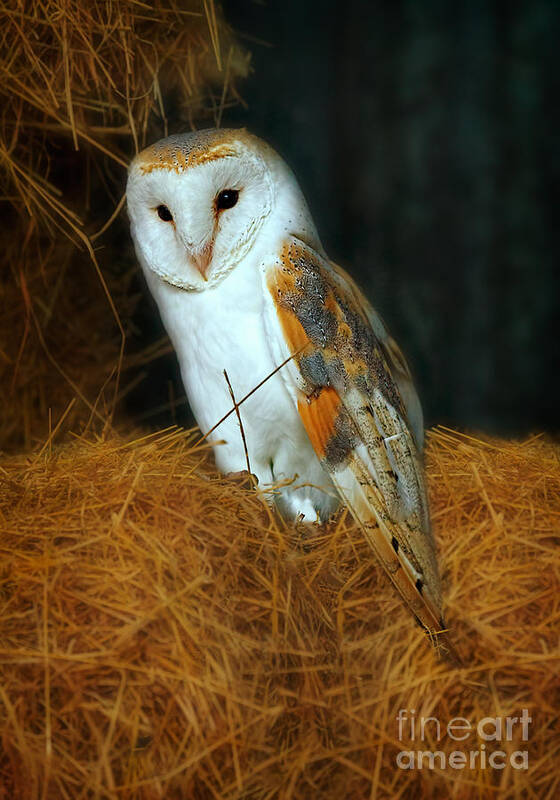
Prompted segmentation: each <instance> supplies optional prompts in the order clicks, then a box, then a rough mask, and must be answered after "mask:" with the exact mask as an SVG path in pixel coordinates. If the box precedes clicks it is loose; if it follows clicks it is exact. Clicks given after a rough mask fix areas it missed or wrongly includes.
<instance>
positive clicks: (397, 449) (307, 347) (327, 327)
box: [267, 239, 453, 657]
mask: <svg viewBox="0 0 560 800" xmlns="http://www.w3.org/2000/svg"><path fill="white" fill-rule="evenodd" d="M267 286H268V290H269V291H270V294H271V296H272V300H273V304H274V310H275V314H276V315H277V319H278V320H279V322H280V328H281V332H282V335H283V337H284V340H285V344H286V346H287V349H288V351H289V352H290V353H292V354H295V355H294V359H293V361H292V363H291V365H290V368H289V369H288V370H287V371H286V373H287V375H288V380H289V381H290V382H291V387H290V388H291V390H292V393H294V394H295V397H296V401H297V406H298V410H299V413H300V416H301V419H302V422H303V425H304V427H305V429H306V431H307V434H308V436H309V438H310V440H311V443H312V445H313V448H314V450H315V452H316V453H317V456H318V457H319V459H320V460H321V463H322V464H323V466H324V467H325V469H326V470H327V471H328V473H329V475H330V476H331V479H332V481H333V483H334V485H335V486H336V488H337V490H338V491H339V493H340V495H341V497H342V498H343V500H344V502H345V503H346V505H347V506H348V508H349V509H350V512H351V513H352V515H353V516H354V518H355V519H356V520H357V522H358V523H359V524H360V526H361V527H362V529H363V531H364V533H365V535H366V536H367V539H368V541H369V542H370V544H371V546H372V549H373V550H374V552H375V554H376V556H377V558H378V559H379V561H380V562H381V564H382V565H383V567H384V569H385V571H386V572H387V574H388V576H389V578H390V579H391V581H392V582H393V584H394V586H395V588H396V589H397V591H398V593H399V594H400V595H401V597H402V599H403V600H404V602H405V604H406V605H407V606H408V607H409V609H410V610H411V612H412V613H413V614H414V616H415V617H416V619H417V621H418V622H419V624H420V625H421V626H422V627H423V628H424V629H425V630H426V631H427V632H428V633H429V634H430V636H431V638H432V640H433V641H434V643H435V644H437V645H438V647H439V648H440V650H441V652H442V654H444V655H449V656H451V657H453V651H452V648H451V646H450V645H449V642H448V641H447V639H446V636H445V634H444V633H442V631H443V629H444V627H445V626H444V622H443V618H442V611H441V608H442V598H441V585H440V579H439V574H438V568H437V560H436V550H435V543H434V540H433V536H432V533H431V528H430V521H429V513H428V503H427V498H426V490H425V485H424V476H423V468H422V463H421V457H420V454H419V451H418V447H417V442H418V441H419V440H420V441H421V434H420V433H419V432H416V434H413V433H412V432H411V424H410V422H409V416H410V417H412V416H414V418H415V420H416V422H418V414H419V403H418V400H417V398H416V393H415V391H414V387H413V385H412V382H411V379H410V373H409V372H408V367H407V366H406V362H405V361H404V358H403V357H402V354H401V353H400V350H399V349H398V348H397V346H396V344H395V343H394V342H393V340H392V339H390V337H389V336H388V334H387V332H386V329H385V326H384V325H383V323H382V322H381V320H380V319H379V318H378V317H377V316H374V315H375V312H374V311H373V309H372V308H371V306H369V304H367V301H365V300H364V298H363V296H362V295H361V292H360V291H359V289H358V287H357V286H356V284H355V283H354V282H353V281H352V280H351V279H350V278H349V277H348V276H347V275H346V273H344V271H343V270H341V269H340V268H339V267H336V265H332V264H330V263H329V262H327V261H326V260H325V259H323V258H322V257H321V256H320V255H319V254H317V253H316V252H315V251H313V250H311V249H310V248H309V247H308V246H307V245H305V244H304V243H303V242H300V241H299V240H297V239H289V240H287V241H286V243H285V246H284V248H283V250H282V253H281V256H280V259H279V261H278V263H277V264H276V265H274V267H272V268H271V269H270V270H269V271H268V274H267ZM395 373H396V374H395ZM403 386H404V391H403V390H402V387H403ZM402 395H405V396H404V397H403V396H402ZM407 400H408V409H407V405H406V401H407ZM415 404H416V405H417V407H416V405H415ZM420 420H421V416H420Z"/></svg>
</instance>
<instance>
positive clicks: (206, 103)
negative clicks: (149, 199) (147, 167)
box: [0, 0, 249, 451]
mask: <svg viewBox="0 0 560 800" xmlns="http://www.w3.org/2000/svg"><path fill="white" fill-rule="evenodd" d="M248 69H249V60H248V54H247V53H246V52H245V51H244V50H242V49H241V48H240V47H239V46H238V45H237V44H236V42H235V39H234V37H233V35H232V32H231V30H230V29H229V27H228V26H227V24H226V23H225V21H224V19H223V17H222V14H221V11H220V8H219V6H218V5H217V4H216V3H215V2H214V0H155V2H151V3H143V2H139V1H138V0H112V2H106V0H71V1H69V0H11V2H7V3H3V4H2V5H1V6H0V72H1V76H2V80H1V81H0V107H1V109H2V111H1V113H0V197H1V198H2V200H3V212H4V223H5V227H4V231H3V233H2V235H1V236H0V249H1V252H2V256H3V258H2V265H1V266H0V278H1V280H0V404H1V405H2V408H3V415H2V419H1V420H0V447H2V448H3V449H9V450H12V451H13V450H18V449H21V448H22V447H23V448H26V449H30V448H31V447H33V446H34V445H35V444H37V442H39V441H41V440H43V439H44V438H45V437H46V435H47V432H48V418H49V413H48V411H49V408H50V409H51V410H52V411H51V413H52V416H53V418H58V417H60V415H61V414H62V413H63V412H64V410H65V408H66V407H67V405H68V403H69V402H70V401H71V399H72V398H73V397H76V403H75V405H74V407H73V408H72V409H71V411H70V412H69V415H68V417H67V419H66V421H65V425H66V426H67V427H68V428H70V429H76V426H77V425H78V423H79V422H81V423H83V424H84V425H87V424H88V422H89V421H90V419H91V418H92V417H93V420H94V421H96V422H97V423H98V424H100V425H101V426H103V425H104V424H105V421H106V420H107V418H108V417H110V416H112V415H113V414H114V412H115V408H116V402H118V399H119V397H122V395H123V392H126V386H127V384H129V383H130V381H131V380H132V379H133V378H132V377H131V378H130V379H129V378H128V376H126V375H125V374H124V372H125V370H126V366H127V365H126V361H125V360H124V342H125V339H126V338H127V336H128V335H129V334H130V332H131V331H133V325H132V323H131V321H130V320H131V316H132V312H133V309H134V301H135V299H137V298H135V297H133V296H131V287H133V286H134V279H133V278H134V273H135V271H136V264H135V260H134V258H133V256H132V252H131V246H130V242H129V236H128V230H127V228H128V226H127V223H126V219H124V215H121V217H119V212H120V211H121V210H122V207H123V202H124V189H125V181H126V166H127V164H128V163H129V161H130V159H131V158H132V156H133V155H134V154H135V152H137V150H138V149H139V148H142V147H143V146H144V145H145V144H146V143H147V142H148V141H154V140H156V139H158V138H160V137H161V136H164V135H167V133H168V132H177V131H181V130H185V129H189V128H192V127H195V125H197V126H198V125H201V124H202V125H205V124H206V125H216V124H217V125H219V124H220V121H221V117H222V114H223V112H224V110H225V109H227V108H228V107H229V106H231V105H232V104H235V103H237V102H238V101H239V95H238V92H237V88H236V83H237V82H238V81H239V80H240V79H242V78H243V77H244V76H246V75H247V73H248ZM133 294H136V295H137V294H138V289H136V291H135V292H134V293H133ZM121 376H122V377H123V381H124V385H122V382H121V386H119V382H118V379H119V378H120V377H121ZM134 377H137V375H136V376H134Z"/></svg>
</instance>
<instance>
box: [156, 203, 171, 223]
mask: <svg viewBox="0 0 560 800" xmlns="http://www.w3.org/2000/svg"><path fill="white" fill-rule="evenodd" d="M156 211H157V215H158V217H159V218H160V219H161V220H163V221H164V222H173V214H172V213H171V211H170V210H169V209H168V208H167V206H158V207H157V208H156Z"/></svg>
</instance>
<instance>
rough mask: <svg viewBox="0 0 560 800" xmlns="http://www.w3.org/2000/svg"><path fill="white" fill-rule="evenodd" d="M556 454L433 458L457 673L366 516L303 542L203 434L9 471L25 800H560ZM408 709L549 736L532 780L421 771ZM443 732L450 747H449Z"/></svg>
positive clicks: (6, 675) (469, 442)
mask: <svg viewBox="0 0 560 800" xmlns="http://www.w3.org/2000/svg"><path fill="white" fill-rule="evenodd" d="M559 452H560V451H559V450H558V447H557V446H556V445H554V444H552V443H550V442H548V441H546V440H545V439H544V438H538V437H537V438H533V439H530V440H528V441H526V442H521V443H515V442H504V441H499V440H492V441H479V440H476V439H471V438H469V437H467V436H464V435H460V434H456V433H453V432H450V431H446V430H443V429H438V430H435V431H432V433H431V434H430V436H429V444H428V455H427V465H428V474H429V483H430V493H431V500H432V508H433V517H434V521H435V527H436V532H437V536H438V540H439V545H440V551H441V561H442V564H443V570H444V575H445V581H446V586H447V598H448V609H447V616H448V618H449V622H450V624H451V626H452V628H453V633H454V637H455V640H456V643H457V647H458V649H459V651H460V652H461V654H462V655H463V657H464V658H465V661H466V664H467V666H466V668H465V669H463V670H460V671H456V670H452V669H450V668H449V667H447V666H446V665H444V664H440V663H437V662H436V660H435V658H434V654H433V651H432V650H431V648H430V647H429V645H428V643H427V642H426V641H425V640H424V638H423V634H422V632H421V631H420V630H419V629H417V628H416V627H415V626H414V625H413V623H411V620H410V619H409V617H408V615H407V613H406V611H405V610H404V609H402V608H401V607H400V605H399V603H398V601H397V600H396V598H395V597H394V595H393V593H392V591H391V590H390V588H389V586H388V585H387V583H386V581H385V579H384V577H383V575H382V574H381V573H380V571H379V570H378V569H377V567H376V566H375V564H374V563H372V559H371V554H370V551H369V549H368V547H367V546H366V545H365V543H364V541H363V538H362V536H361V534H360V532H359V531H358V530H357V529H356V528H355V527H354V525H353V524H352V523H351V522H350V520H349V519H347V518H346V517H345V516H344V515H342V516H340V517H339V518H338V519H337V520H336V521H334V522H333V523H332V524H331V525H330V526H329V527H328V528H323V529H319V528H318V529H314V530H313V531H311V532H309V531H305V530H299V529H297V528H294V527H290V526H285V525H284V524H283V523H282V522H281V521H280V520H279V519H278V518H277V517H276V516H275V515H273V514H272V513H271V512H270V511H269V510H268V508H267V507H266V506H265V505H264V504H263V503H262V501H261V500H260V499H259V497H258V496H257V495H256V494H254V493H253V492H251V491H249V490H247V489H244V488H243V487H240V486H238V485H236V484H233V483H228V482H227V481H224V480H222V479H220V478H218V477H217V476H216V475H215V473H214V472H213V471H212V469H211V467H210V466H209V465H208V460H207V453H206V451H205V449H204V448H203V447H202V446H197V445H196V435H194V434H188V433H183V432H180V431H177V430H171V431H167V432H162V433H161V434H158V435H154V436H147V437H145V438H143V439H142V438H137V439H136V440H133V439H132V438H131V437H128V438H122V437H119V436H118V435H116V434H114V433H108V434H107V436H106V438H105V439H103V440H101V439H92V438H89V439H87V438H81V439H77V440H75V441H74V442H70V443H67V444H64V445H63V446H55V445H54V444H53V442H52V440H49V441H47V442H46V443H45V444H44V446H43V448H42V450H41V451H40V452H37V453H35V454H34V455H30V456H13V457H10V458H5V459H4V460H3V462H2V465H1V469H0V480H1V482H2V489H3V498H4V499H3V505H2V508H1V510H0V513H1V516H0V519H1V520H2V523H1V528H2V536H1V547H2V573H1V575H2V577H1V584H0V599H1V613H0V626H1V628H0V632H1V639H0V641H1V646H0V661H1V665H2V666H1V669H2V674H1V676H0V726H1V727H0V730H1V735H2V755H1V762H0V763H1V769H2V786H3V790H4V792H3V794H2V793H0V796H4V797H18V798H38V797H44V798H57V800H58V798H90V797H91V798H94V797H97V798H115V799H116V798H119V799H120V798H158V797H165V798H272V797H279V798H286V800H287V798H309V797H313V798H341V797H349V798H354V797H355V798H375V797H377V798H392V799H394V798H410V799H411V800H417V799H418V798H460V799H461V800H463V799H465V800H466V799H467V798H469V799H470V798H473V799H474V798H539V800H544V799H545V798H555V797H557V796H558V792H559V782H560V778H559V776H558V770H557V765H558V754H559V750H560V726H559V723H558V707H559V704H560V678H559V677H558V675H559V668H560V659H559V656H560V650H559V640H558V624H559V620H560V591H559V581H560V550H559V548H558V539H559V535H558V531H559V521H560V465H559ZM400 708H404V709H409V710H410V709H415V711H416V715H417V716H418V717H419V716H420V715H423V716H437V717H438V718H439V720H440V721H441V722H442V724H443V725H445V724H446V723H447V722H448V721H449V720H450V719H451V718H453V717H455V716H462V717H465V718H467V719H468V720H469V721H471V722H472V723H473V724H476V723H477V722H478V721H479V720H480V719H482V718H483V717H486V716H491V717H495V716H506V715H515V716H519V714H520V712H521V710H522V708H527V709H528V710H529V713H530V714H531V716H532V719H533V722H532V723H531V725H530V729H529V741H528V742H527V743H526V744H525V743H524V742H521V741H520V740H519V734H520V728H519V726H518V727H517V728H515V729H514V734H515V735H514V740H513V741H512V742H504V743H500V744H499V745H497V744H496V743H494V742H487V743H486V745H487V748H488V752H490V750H493V749H495V747H496V746H497V747H498V748H503V749H504V750H506V751H508V752H511V751H513V750H517V749H520V750H522V749H525V748H527V749H528V751H529V770H528V772H525V771H523V770H516V769H513V768H512V767H510V766H508V767H507V768H506V769H504V770H492V769H481V768H480V767H477V768H475V769H472V770H471V769H470V768H468V769H463V770H456V769H451V768H448V769H446V770H441V769H435V770H429V769H427V768H424V769H423V770H401V769H398V768H397V767H396V764H395V759H396V755H397V752H398V751H399V750H401V749H407V750H408V749H418V748H420V749H423V750H431V749H435V750H437V749H441V750H443V751H445V752H446V753H447V752H449V751H451V750H462V751H464V752H468V751H470V750H477V749H479V747H480V742H479V740H478V739H477V737H476V735H474V734H473V735H472V736H471V738H470V739H469V740H468V741H466V742H454V741H452V740H450V739H449V737H447V736H446V735H445V732H443V733H444V735H443V738H442V740H441V741H440V742H439V743H437V742H435V741H433V740H432V741H426V742H424V743H418V742H409V741H408V740H407V739H406V737H405V738H404V740H403V741H402V742H401V741H399V739H398V729H397V723H396V716H397V713H398V710H399V709H400ZM429 730H430V731H431V732H432V735H433V733H434V728H433V726H432V728H429Z"/></svg>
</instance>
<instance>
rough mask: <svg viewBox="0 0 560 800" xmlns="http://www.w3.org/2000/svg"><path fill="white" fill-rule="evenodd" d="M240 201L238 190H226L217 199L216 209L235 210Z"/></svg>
mask: <svg viewBox="0 0 560 800" xmlns="http://www.w3.org/2000/svg"><path fill="white" fill-rule="evenodd" d="M238 199H239V192H238V191H237V189H224V190H223V192H220V194H219V195H218V196H217V197H216V208H217V209H218V211H224V210H225V209H226V208H233V206H234V205H235V204H236V203H237V201H238Z"/></svg>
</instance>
